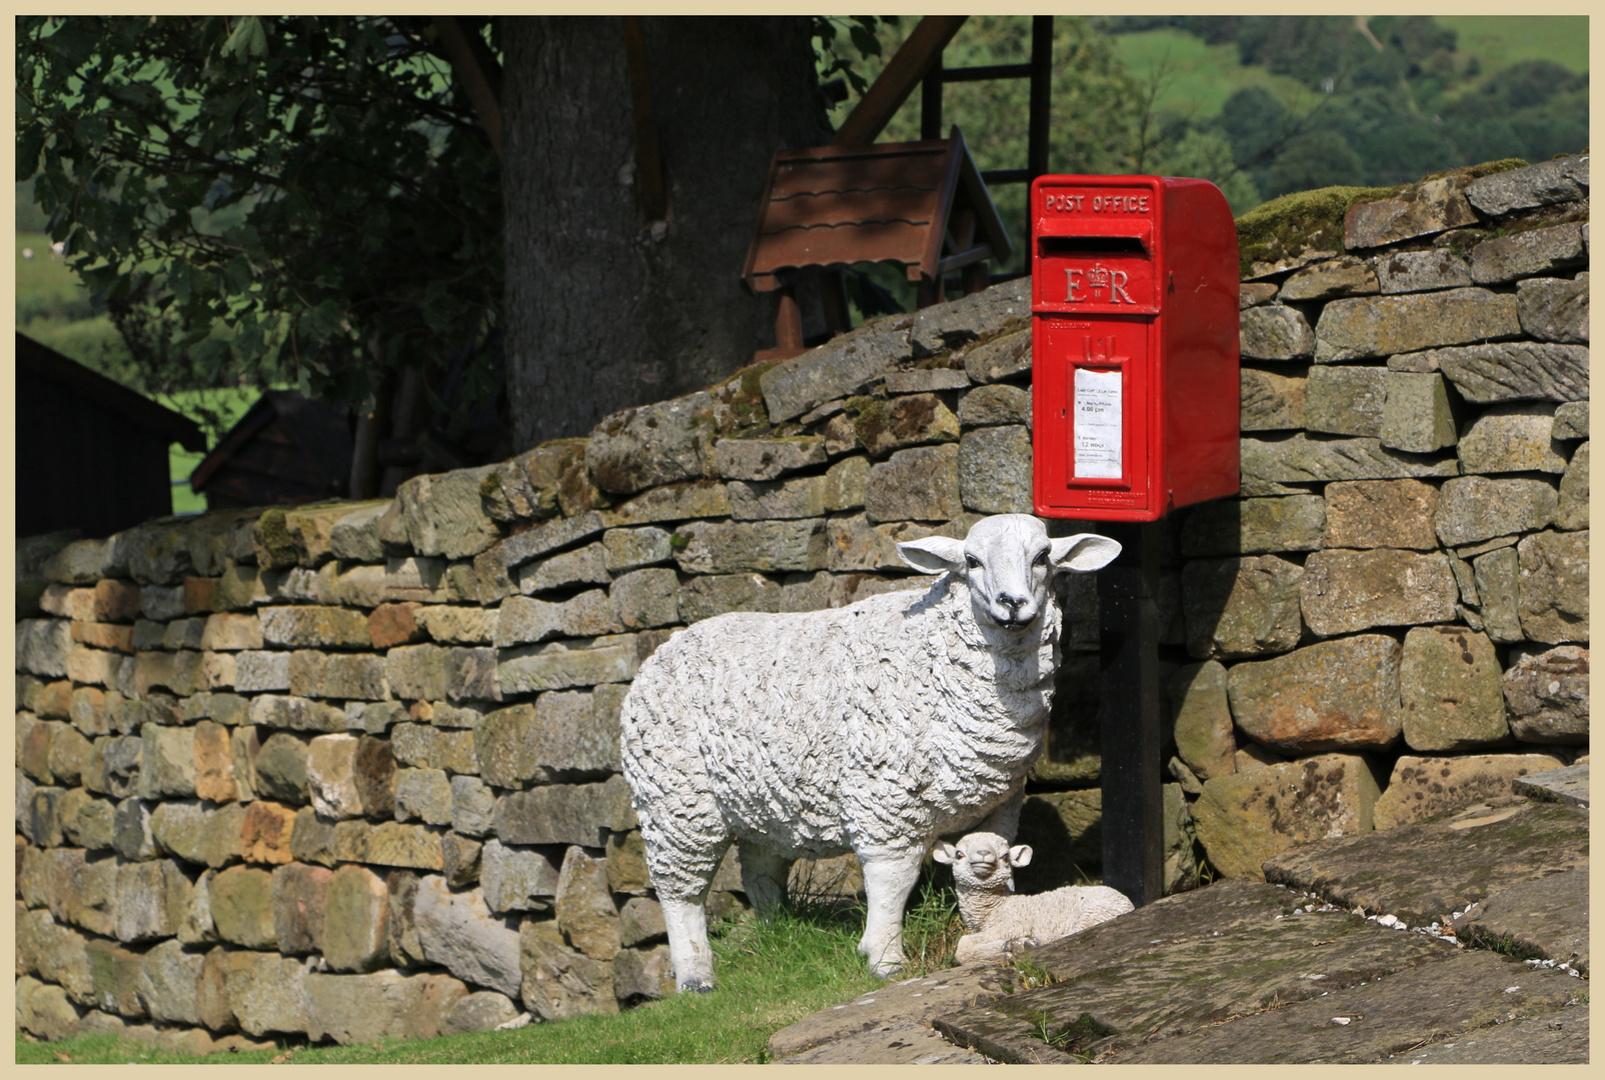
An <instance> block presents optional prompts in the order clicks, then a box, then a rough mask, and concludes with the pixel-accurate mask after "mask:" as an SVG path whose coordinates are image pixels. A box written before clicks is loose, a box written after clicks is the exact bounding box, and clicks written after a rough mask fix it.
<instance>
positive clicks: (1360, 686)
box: [1227, 634, 1401, 756]
mask: <svg viewBox="0 0 1605 1080" xmlns="http://www.w3.org/2000/svg"><path fill="white" fill-rule="evenodd" d="M1227 692H1228V694H1229V695H1230V699H1231V710H1232V716H1233V717H1234V718H1235V719H1236V722H1237V726H1238V727H1239V728H1240V729H1242V731H1243V732H1244V733H1245V734H1247V735H1248V736H1249V737H1250V738H1252V739H1254V740H1255V741H1256V742H1258V743H1260V744H1261V745H1263V746H1268V747H1270V748H1271V749H1272V750H1275V751H1276V752H1278V753H1280V754H1284V755H1287V756H1299V755H1304V754H1312V753H1326V752H1328V751H1334V750H1336V751H1351V752H1352V751H1359V750H1383V749H1386V748H1387V747H1388V746H1389V745H1390V744H1391V743H1392V742H1393V741H1394V740H1395V739H1397V738H1398V737H1399V730H1400V720H1401V718H1400V712H1399V643H1398V642H1396V641H1394V640H1393V639H1392V638H1390V637H1385V636H1383V635H1381V634H1361V635H1357V636H1354V637H1346V638H1340V639H1338V640H1336V641H1325V642H1318V643H1317V644H1314V645H1310V646H1306V647H1305V648H1302V649H1297V650H1295V651H1293V652H1291V653H1289V654H1287V655H1286V656H1279V657H1275V658H1273V659H1270V660H1262V661H1257V662H1254V663H1245V664H1238V665H1236V666H1234V667H1233V668H1232V669H1231V671H1230V673H1229V674H1228V676H1227Z"/></svg>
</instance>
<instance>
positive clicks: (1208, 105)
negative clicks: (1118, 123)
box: [1109, 27, 1316, 120]
mask: <svg viewBox="0 0 1605 1080" xmlns="http://www.w3.org/2000/svg"><path fill="white" fill-rule="evenodd" d="M1109 41H1110V43H1111V44H1112V45H1113V46H1114V51H1115V55H1116V56H1117V57H1119V58H1120V61H1121V63H1123V64H1125V65H1126V69H1127V70H1128V71H1130V72H1131V74H1132V75H1134V76H1136V78H1137V79H1138V81H1140V82H1142V83H1144V84H1146V83H1147V82H1148V80H1149V79H1150V78H1151V77H1152V75H1153V73H1155V72H1158V71H1160V70H1162V69H1163V70H1164V71H1165V72H1166V74H1165V75H1164V77H1163V78H1162V80H1161V85H1160V91H1159V96H1158V98H1157V99H1155V103H1154V104H1155V111H1170V112H1175V113H1179V114H1181V115H1182V116H1186V117H1189V118H1195V119H1199V120H1203V119H1207V118H1209V117H1212V116H1219V115H1220V108H1221V106H1222V105H1223V104H1225V102H1226V99H1227V98H1229V97H1231V96H1232V95H1233V94H1235V93H1236V92H1237V91H1239V90H1242V89H1244V88H1246V87H1250V86H1260V87H1264V88H1265V89H1266V90H1269V91H1270V92H1271V93H1272V94H1274V95H1276V97H1277V98H1279V99H1280V100H1281V101H1283V102H1284V103H1285V104H1288V105H1294V104H1297V103H1308V104H1313V102H1314V100H1315V97H1316V95H1315V94H1314V93H1313V92H1312V91H1310V90H1309V89H1307V88H1306V87H1305V86H1304V85H1303V84H1302V83H1300V82H1299V81H1298V80H1297V79H1292V78H1289V77H1287V76H1286V75H1272V74H1271V73H1270V72H1268V71H1266V70H1265V69H1264V68H1262V67H1244V66H1243V65H1242V64H1240V63H1238V61H1237V46H1236V45H1234V44H1231V43H1227V44H1224V45H1206V44H1205V43H1204V42H1203V40H1202V39H1200V38H1196V37H1194V36H1193V35H1192V34H1189V33H1187V32H1186V31H1185V30H1177V29H1174V28H1171V27H1162V28H1160V29H1158V30H1144V31H1143V32H1142V33H1140V34H1116V35H1113V36H1111V37H1110V38H1109ZM1308 104H1306V107H1308Z"/></svg>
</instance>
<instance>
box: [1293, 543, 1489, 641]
mask: <svg viewBox="0 0 1605 1080" xmlns="http://www.w3.org/2000/svg"><path fill="white" fill-rule="evenodd" d="M1299 592H1300V598H1301V606H1302V609H1303V612H1304V621H1305V623H1306V625H1308V626H1309V628H1310V630H1311V632H1312V633H1314V634H1315V635H1316V636H1318V637H1331V636H1333V635H1335V634H1348V633H1353V632H1354V631H1356V630H1364V629H1366V628H1367V627H1371V626H1415V625H1419V624H1421V623H1432V622H1444V621H1447V620H1449V619H1452V618H1453V617H1454V604H1455V600H1456V599H1457V598H1458V596H1459V589H1458V587H1457V586H1456V584H1455V579H1454V574H1453V572H1452V571H1451V570H1450V569H1449V560H1448V558H1447V557H1446V556H1445V555H1444V554H1443V553H1442V552H1431V553H1428V554H1417V553H1416V552H1413V551H1399V550H1396V549H1392V548H1379V549H1377V550H1374V551H1341V550H1331V549H1328V550H1325V551H1317V552H1313V553H1312V554H1311V555H1310V556H1309V558H1308V559H1306V560H1305V562H1304V575H1303V578H1302V579H1301V580H1300V583H1299Z"/></svg>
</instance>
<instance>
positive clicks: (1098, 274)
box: [1087, 263, 1109, 289]
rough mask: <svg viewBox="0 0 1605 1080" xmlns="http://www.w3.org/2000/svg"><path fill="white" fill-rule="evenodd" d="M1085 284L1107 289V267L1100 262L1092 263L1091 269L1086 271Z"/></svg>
mask: <svg viewBox="0 0 1605 1080" xmlns="http://www.w3.org/2000/svg"><path fill="white" fill-rule="evenodd" d="M1087 284H1088V285H1089V286H1091V287H1092V288H1094V289H1107V288H1108V287H1109V268H1108V267H1107V266H1105V265H1103V264H1102V263H1093V264H1092V269H1090V270H1088V271H1087Z"/></svg>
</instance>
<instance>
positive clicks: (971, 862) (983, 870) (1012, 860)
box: [931, 832, 1031, 892]
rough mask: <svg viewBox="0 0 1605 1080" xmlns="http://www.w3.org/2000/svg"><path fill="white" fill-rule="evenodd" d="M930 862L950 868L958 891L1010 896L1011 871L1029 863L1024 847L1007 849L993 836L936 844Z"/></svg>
mask: <svg viewBox="0 0 1605 1080" xmlns="http://www.w3.org/2000/svg"><path fill="white" fill-rule="evenodd" d="M931 858H933V859H935V860H936V861H937V862H939V863H947V864H948V865H949V866H951V867H953V883H954V885H956V886H958V887H959V888H960V889H966V888H968V889H977V890H984V891H987V892H1010V891H1012V890H1013V888H1014V868H1015V867H1016V866H1025V865H1026V864H1028V863H1029V862H1030V861H1031V848H1030V845H1028V844H1017V845H1015V846H1014V847H1010V846H1009V842H1008V841H1007V840H1005V839H1003V837H1001V836H999V835H998V834H997V833H989V832H977V833H970V834H969V835H968V836H966V837H964V838H963V839H962V840H960V841H959V842H958V843H957V844H949V843H945V842H944V843H938V844H937V845H936V847H935V848H934V849H933V850H932V851H931Z"/></svg>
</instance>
